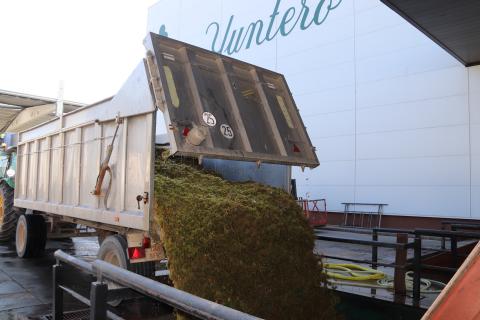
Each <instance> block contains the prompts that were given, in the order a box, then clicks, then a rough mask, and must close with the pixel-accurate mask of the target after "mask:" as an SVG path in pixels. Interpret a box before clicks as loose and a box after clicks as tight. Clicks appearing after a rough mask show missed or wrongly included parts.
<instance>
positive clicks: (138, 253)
mask: <svg viewBox="0 0 480 320" xmlns="http://www.w3.org/2000/svg"><path fill="white" fill-rule="evenodd" d="M128 256H129V257H130V259H132V260H134V259H141V258H145V249H144V248H128Z"/></svg>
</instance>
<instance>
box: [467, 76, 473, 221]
mask: <svg viewBox="0 0 480 320" xmlns="http://www.w3.org/2000/svg"><path fill="white" fill-rule="evenodd" d="M467 86H468V87H467V92H468V96H467V106H468V169H469V177H468V180H469V182H470V190H469V194H468V199H469V202H470V218H472V216H473V215H472V117H471V105H470V94H471V92H470V68H468V67H467Z"/></svg>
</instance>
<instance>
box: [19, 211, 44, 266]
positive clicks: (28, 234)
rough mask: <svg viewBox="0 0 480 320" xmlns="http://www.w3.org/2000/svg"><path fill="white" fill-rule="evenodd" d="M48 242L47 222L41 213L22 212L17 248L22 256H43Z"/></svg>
mask: <svg viewBox="0 0 480 320" xmlns="http://www.w3.org/2000/svg"><path fill="white" fill-rule="evenodd" d="M46 243H47V224H46V223H45V219H44V218H43V217H42V216H41V215H39V214H22V215H20V217H19V218H18V221H17V229H16V233H15V248H16V251H17V255H18V257H20V258H34V257H39V256H41V255H42V254H43V253H44V251H45V244H46Z"/></svg>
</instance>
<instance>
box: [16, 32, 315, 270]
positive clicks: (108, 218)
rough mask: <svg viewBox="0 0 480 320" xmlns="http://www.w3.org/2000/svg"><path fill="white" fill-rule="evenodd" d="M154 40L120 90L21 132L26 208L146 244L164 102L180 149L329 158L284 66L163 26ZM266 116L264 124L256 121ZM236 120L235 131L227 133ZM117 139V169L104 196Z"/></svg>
mask: <svg viewBox="0 0 480 320" xmlns="http://www.w3.org/2000/svg"><path fill="white" fill-rule="evenodd" d="M145 46H146V48H147V50H148V52H147V58H146V59H145V60H144V61H142V62H141V63H140V64H139V65H138V66H137V67H136V69H135V70H134V72H133V73H132V75H131V76H130V77H129V79H128V80H127V81H126V83H125V84H124V85H123V87H122V88H121V89H120V91H119V92H118V94H117V95H115V96H114V97H112V98H109V99H106V100H103V101H100V102H98V103H96V104H93V105H90V106H86V107H83V108H80V109H77V110H74V111H73V112H70V113H68V114H65V115H62V116H60V117H59V118H57V119H55V120H51V121H49V122H46V123H44V124H41V125H38V126H36V127H34V128H31V129H29V130H26V131H23V132H20V133H19V135H18V149H17V173H16V180H15V183H16V189H15V200H14V205H15V206H16V207H20V208H25V209H29V210H32V211H37V212H44V213H46V214H49V215H53V216H56V217H60V218H61V219H62V220H63V221H69V222H74V223H80V224H84V225H87V226H91V227H94V228H97V229H101V230H108V231H113V232H118V233H122V234H126V235H127V240H128V242H129V246H130V242H132V241H133V242H137V243H140V245H139V246H141V241H142V239H143V236H144V235H145V236H148V233H149V232H150V231H151V230H150V228H151V220H152V219H151V213H152V212H153V201H152V195H153V194H154V183H153V181H154V157H155V136H156V121H157V112H158V110H159V111H161V112H163V116H164V120H165V127H166V128H167V131H168V135H169V138H170V146H171V154H176V155H181V156H194V157H198V158H199V159H201V158H203V157H204V156H205V157H211V158H223V159H232V160H242V161H257V164H258V165H260V163H261V162H269V163H279V164H284V165H298V166H302V167H304V166H309V167H315V166H317V165H318V164H319V163H318V159H317V156H316V153H315V149H314V148H313V147H312V145H311V141H310V139H309V137H308V134H307V132H306V129H305V126H304V125H303V122H302V120H301V118H300V114H299V112H298V109H297V107H296V105H295V102H294V101H293V98H292V96H291V93H290V90H289V89H288V85H287V84H286V82H285V79H284V77H283V76H282V75H280V74H278V73H275V72H272V71H269V70H266V69H262V68H259V67H256V66H253V65H250V64H247V63H245V62H241V61H238V60H235V59H232V58H229V57H225V56H221V55H219V54H216V53H213V52H209V51H207V50H204V49H200V48H197V47H193V46H190V45H188V44H185V43H182V42H179V41H176V40H172V39H169V38H165V37H161V36H158V35H155V34H150V35H149V36H147V39H146V42H145ZM245 77H247V78H245ZM242 86H243V87H242ZM252 97H253V98H252ZM220 102H221V103H220ZM252 108H254V109H253V110H255V111H256V113H252V112H250V113H249V112H247V111H248V110H252ZM246 110H247V111H246ZM206 113H208V114H209V115H212V116H213V118H214V119H215V117H216V120H215V121H214V122H215V123H213V124H212V123H208V121H207V120H206V118H205V117H204V116H205V114H206ZM259 118H261V119H263V120H262V121H264V122H263V124H264V127H259V126H258V125H253V126H252V123H253V124H257V123H256V122H255V121H257V120H258V119H259ZM118 119H121V124H119V125H118V126H117V123H119V122H120V121H118ZM217 119H218V123H217ZM227 122H228V125H227V127H228V126H230V129H231V130H233V131H234V132H235V134H234V135H233V134H232V136H226V135H225V132H222V130H223V129H225V128H226V127H225V125H226V123H227ZM250 122H251V123H250ZM247 128H249V129H247ZM116 129H118V134H116V135H115V133H116V132H117V130H116ZM233 131H232V132H233ZM194 133H195V134H194ZM257 137H258V139H259V140H261V141H262V143H261V144H260V149H258V146H257V147H254V146H253V143H254V142H255V141H256V139H257ZM115 138H116V139H115ZM262 139H263V140H262ZM112 140H114V141H115V143H114V144H113V152H112V155H111V158H110V160H109V163H108V165H109V167H110V168H111V175H110V177H107V178H106V180H105V183H104V184H103V188H102V189H101V195H100V196H96V195H94V194H92V190H93V189H94V187H95V185H96V181H97V180H96V179H97V176H99V168H100V165H101V163H102V160H103V159H105V158H106V157H107V158H108V150H109V144H111V143H112ZM255 143H256V142H255ZM263 144H264V146H265V147H264V148H263ZM107 182H108V183H107ZM109 184H111V187H107V186H108V185H109ZM107 197H108V199H107V200H105V198H107ZM133 234H135V235H133ZM129 236H130V237H129ZM132 247H133V246H132ZM147 258H148V260H153V258H156V259H157V260H159V259H161V258H162V256H161V255H156V256H155V255H154V256H149V257H147ZM137 262H138V261H137Z"/></svg>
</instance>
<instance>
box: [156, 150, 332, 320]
mask: <svg viewBox="0 0 480 320" xmlns="http://www.w3.org/2000/svg"><path fill="white" fill-rule="evenodd" d="M155 170H156V175H155V223H156V225H157V226H158V227H157V229H158V230H159V235H160V236H161V238H162V241H163V243H164V246H165V249H166V252H167V256H168V259H169V270H170V277H171V280H172V281H173V283H174V285H175V287H176V288H178V289H181V290H184V291H187V292H190V293H192V294H195V295H198V296H200V297H203V298H205V299H208V300H211V301H215V302H218V303H221V304H224V305H226V306H229V307H232V308H235V309H238V310H240V311H243V312H246V313H250V314H252V315H255V316H258V317H261V318H265V319H275V320H277V319H334V318H335V312H334V299H333V297H332V296H331V295H330V293H329V292H328V291H327V289H326V288H325V279H324V278H323V276H322V274H321V265H320V264H319V261H318V259H317V258H316V257H315V256H314V254H313V246H314V236H313V231H312V229H311V228H310V227H309V226H308V224H307V222H306V220H305V219H304V218H303V215H302V211H301V208H300V207H299V206H298V205H297V203H296V202H295V200H294V199H292V197H291V196H290V195H289V194H288V193H286V192H284V191H283V190H280V189H276V188H272V187H267V186H264V185H260V184H257V183H252V182H248V183H233V182H228V181H225V180H224V179H222V178H221V177H219V176H218V175H215V174H212V173H209V172H206V171H203V170H201V169H200V168H197V167H194V166H189V165H187V164H183V163H179V162H175V161H172V160H164V159H162V158H161V157H160V156H157V159H156V162H155Z"/></svg>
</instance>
